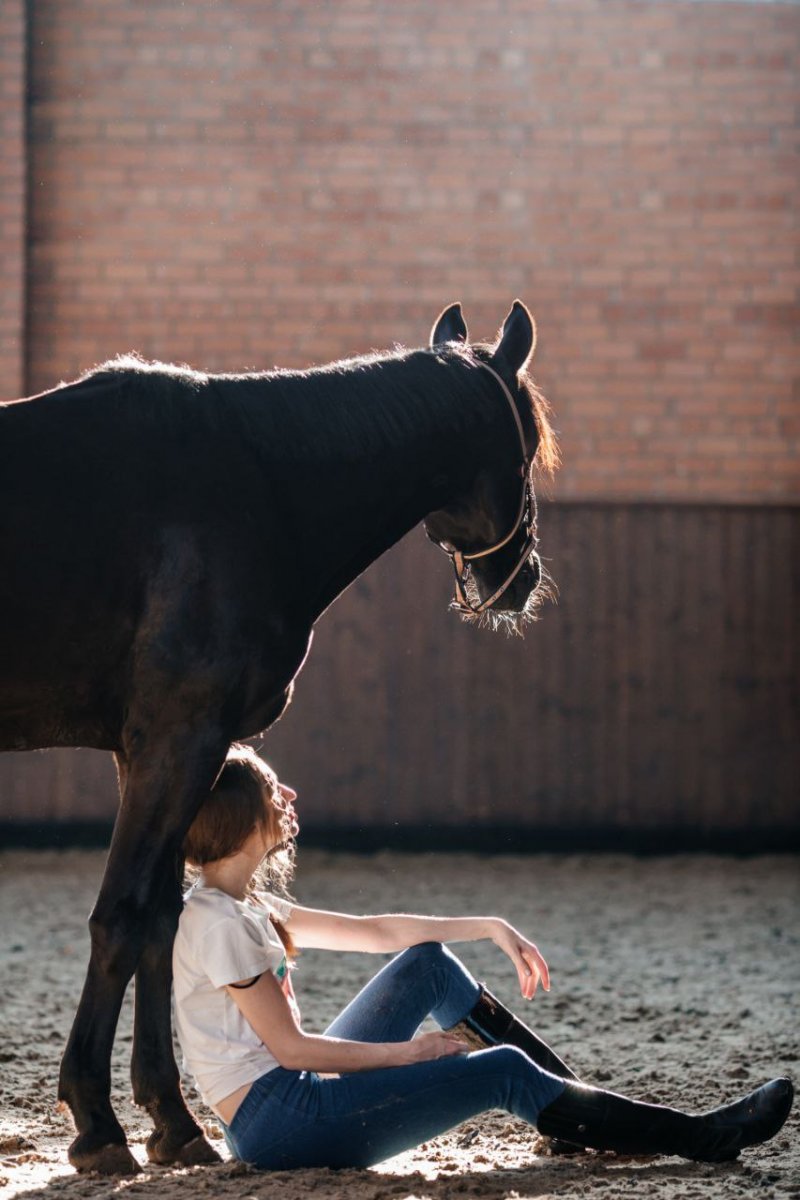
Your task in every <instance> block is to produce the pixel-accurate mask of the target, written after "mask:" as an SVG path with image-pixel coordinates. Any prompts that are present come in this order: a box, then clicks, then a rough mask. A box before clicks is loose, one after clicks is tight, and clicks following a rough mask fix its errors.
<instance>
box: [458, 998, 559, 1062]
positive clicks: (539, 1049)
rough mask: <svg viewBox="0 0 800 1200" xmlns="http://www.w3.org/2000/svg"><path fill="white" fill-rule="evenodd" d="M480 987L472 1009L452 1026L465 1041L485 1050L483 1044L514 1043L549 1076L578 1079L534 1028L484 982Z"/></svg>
mask: <svg viewBox="0 0 800 1200" xmlns="http://www.w3.org/2000/svg"><path fill="white" fill-rule="evenodd" d="M480 989H481V994H480V996H479V998H478V1002H477V1004H476V1005H475V1007H474V1008H473V1010H472V1012H471V1013H470V1014H469V1015H468V1016H466V1017H465V1018H464V1020H463V1021H459V1023H458V1025H456V1026H455V1027H454V1028H455V1030H456V1031H457V1032H458V1033H459V1034H460V1035H461V1036H462V1037H463V1038H464V1039H465V1041H468V1042H469V1043H470V1044H471V1045H474V1046H475V1047H476V1048H477V1049H484V1048H485V1047H486V1046H500V1045H502V1046H516V1047H517V1049H518V1050H524V1051H525V1053H526V1054H527V1056H528V1058H532V1059H533V1061H534V1062H535V1063H537V1064H538V1065H539V1066H540V1067H544V1069H545V1071H549V1072H550V1073H551V1075H558V1077H559V1078H560V1079H575V1080H577V1079H578V1076H577V1075H576V1074H575V1072H574V1071H571V1070H570V1068H569V1067H568V1066H567V1064H566V1063H564V1062H562V1061H561V1059H560V1058H559V1057H558V1055H557V1054H555V1053H554V1051H552V1050H551V1049H550V1047H549V1046H548V1045H547V1042H543V1041H542V1039H541V1038H540V1037H537V1036H536V1034H535V1033H534V1032H533V1030H531V1029H528V1026H527V1025H523V1023H522V1021H520V1020H519V1018H518V1017H515V1016H514V1014H513V1013H512V1012H509V1011H508V1009H507V1008H505V1007H504V1006H503V1005H502V1004H501V1003H500V1001H499V1000H498V999H496V997H494V996H493V995H492V993H491V992H490V991H489V990H488V989H487V988H486V987H485V985H484V984H480Z"/></svg>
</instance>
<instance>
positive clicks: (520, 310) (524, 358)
mask: <svg viewBox="0 0 800 1200" xmlns="http://www.w3.org/2000/svg"><path fill="white" fill-rule="evenodd" d="M535 349H536V322H535V321H534V319H533V317H532V316H531V314H530V313H529V312H528V310H527V308H526V307H525V305H524V304H523V303H522V301H521V300H515V301H514V303H513V305H512V306H511V312H510V313H509V314H508V316H507V317H506V319H505V321H504V323H503V328H502V329H501V330H500V334H499V337H498V339H497V345H496V346H495V348H494V357H497V358H499V357H502V358H503V359H505V362H506V364H507V365H508V366H509V367H510V368H511V370H512V371H513V372H514V374H515V375H518V374H519V372H520V371H521V370H522V369H523V368H524V367H525V366H526V365H527V363H528V362H529V361H530V359H531V358H532V357H533V352H534V350H535Z"/></svg>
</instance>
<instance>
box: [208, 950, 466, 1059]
mask: <svg viewBox="0 0 800 1200" xmlns="http://www.w3.org/2000/svg"><path fill="white" fill-rule="evenodd" d="M245 982H247V981H245V980H242V981H241V983H245ZM227 992H228V995H229V996H230V997H231V998H232V1000H233V1001H234V1003H235V1004H236V1006H237V1008H238V1009H239V1011H240V1012H241V1013H242V1015H243V1016H244V1018H245V1020H246V1021H247V1022H248V1024H250V1025H251V1026H252V1028H253V1030H254V1031H255V1033H256V1034H257V1035H258V1037H259V1038H260V1039H261V1041H262V1042H263V1043H264V1045H265V1046H266V1047H267V1049H268V1050H269V1051H270V1053H272V1054H274V1055H275V1058H276V1059H277V1060H278V1062H279V1063H280V1065H281V1066H282V1067H286V1068H287V1070H290V1071H322V1072H340V1071H369V1070H373V1069H374V1068H376V1067H400V1066H405V1065H407V1064H408V1063H414V1062H425V1061H427V1060H428V1059H432V1058H444V1057H446V1056H447V1055H450V1054H464V1053H465V1052H466V1051H467V1050H468V1049H469V1047H468V1046H467V1044H466V1042H463V1041H462V1040H461V1039H460V1038H456V1037H453V1036H452V1035H451V1034H448V1033H444V1032H435V1033H426V1034H422V1035H421V1036H420V1037H418V1038H414V1040H413V1041H411V1042H350V1041H346V1040H344V1039H343V1038H331V1037H325V1036H324V1035H315V1034H309V1033H304V1032H303V1030H302V1029H301V1028H300V1027H299V1025H298V1024H297V1022H296V1021H295V1018H294V1015H293V1013H292V1010H291V1008H290V1007H289V1004H288V1002H287V999H286V997H285V996H284V994H283V992H282V991H281V988H280V985H279V983H278V981H277V979H276V978H275V976H274V975H273V974H272V972H271V971H265V972H264V974H263V975H261V976H260V978H259V980H258V982H257V983H255V984H253V986H252V987H245V988H242V987H241V986H239V987H236V986H235V985H231V986H229V987H228V988H227Z"/></svg>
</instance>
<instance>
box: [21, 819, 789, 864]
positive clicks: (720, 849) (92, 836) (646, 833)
mask: <svg viewBox="0 0 800 1200" xmlns="http://www.w3.org/2000/svg"><path fill="white" fill-rule="evenodd" d="M111 830H112V826H111V825H110V824H109V823H108V822H105V821H69V822H58V823H54V824H48V825H42V824H39V823H36V822H17V821H13V822H3V823H0V849H2V850H18V849H35V850H44V849H58V850H67V849H92V848H103V849H104V848H105V847H107V846H108V844H109V842H110V840H111ZM299 846H300V850H301V852H302V850H303V849H304V848H314V849H321V850H330V851H332V852H337V853H351V854H373V853H376V852H378V851H385V850H389V851H397V852H400V853H412V854H419V853H425V852H436V853H447V852H450V853H457V852H462V853H463V852H467V853H479V854H576V853H581V854H585V853H589V854H636V855H643V856H652V855H663V854H736V855H754V854H798V853H800V830H797V829H764V830H755V831H753V830H743V831H739V830H735V829H734V830H722V831H721V830H707V831H698V830H690V829H613V828H608V827H606V828H601V827H597V828H592V829H587V828H582V829H580V830H573V831H571V830H567V829H524V828H513V827H511V826H495V827H492V828H491V829H485V828H483V829H482V828H480V827H479V826H476V827H474V828H462V827H459V828H458V829H452V828H450V827H448V826H445V825H403V826H392V827H391V828H386V827H380V826H378V827H364V826H352V827H351V826H335V827H324V826H321V825H318V826H312V827H310V828H307V829H304V830H303V832H302V835H301V837H300V839H299Z"/></svg>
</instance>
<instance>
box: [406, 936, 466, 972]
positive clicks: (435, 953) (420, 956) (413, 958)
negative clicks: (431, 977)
mask: <svg viewBox="0 0 800 1200" xmlns="http://www.w3.org/2000/svg"><path fill="white" fill-rule="evenodd" d="M448 957H452V955H450V951H449V950H448V949H447V948H446V947H445V946H443V945H442V943H441V942H419V943H418V944H417V945H416V946H409V947H408V949H407V950H403V951H401V953H400V954H398V955H397V956H396V958H395V960H394V961H395V963H396V965H397V966H398V967H408V968H409V969H412V968H413V969H414V970H419V969H420V968H421V967H435V966H439V965H440V964H441V963H443V962H444V961H445V960H446V959H447V958H448Z"/></svg>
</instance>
